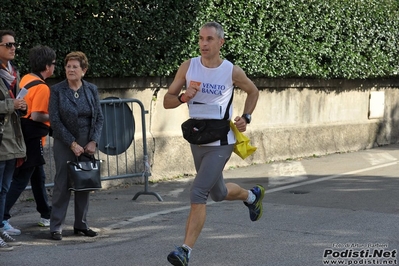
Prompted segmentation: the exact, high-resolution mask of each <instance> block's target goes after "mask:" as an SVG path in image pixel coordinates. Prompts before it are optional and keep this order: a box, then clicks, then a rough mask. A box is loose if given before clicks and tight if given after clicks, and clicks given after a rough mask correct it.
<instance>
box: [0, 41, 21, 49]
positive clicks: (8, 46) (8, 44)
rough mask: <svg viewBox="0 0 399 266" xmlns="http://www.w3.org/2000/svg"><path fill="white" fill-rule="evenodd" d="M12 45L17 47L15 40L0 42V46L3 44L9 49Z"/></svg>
mask: <svg viewBox="0 0 399 266" xmlns="http://www.w3.org/2000/svg"><path fill="white" fill-rule="evenodd" d="M13 45H14V47H15V48H17V44H16V43H15V42H6V43H2V44H0V46H5V47H6V48H7V49H11V48H12V46H13Z"/></svg>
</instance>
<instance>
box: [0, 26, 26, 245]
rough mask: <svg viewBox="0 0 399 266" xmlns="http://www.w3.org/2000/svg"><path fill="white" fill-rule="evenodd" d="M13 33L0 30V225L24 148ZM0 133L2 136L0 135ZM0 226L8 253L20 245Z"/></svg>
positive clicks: (22, 102) (23, 110)
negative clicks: (8, 193) (13, 62)
mask: <svg viewBox="0 0 399 266" xmlns="http://www.w3.org/2000/svg"><path fill="white" fill-rule="evenodd" d="M14 38H15V33H14V32H13V31H11V30H0V63H1V64H0V139H1V142H0V218H1V219H0V221H3V220H4V219H3V217H4V208H5V202H6V195H7V192H8V189H9V188H10V184H11V180H12V177H13V174H14V169H15V167H16V166H19V165H20V164H21V163H23V161H24V159H23V158H25V157H26V147H25V142H24V138H23V136H22V130H21V122H20V118H19V116H20V115H21V114H22V115H23V114H26V109H27V107H26V102H25V100H23V99H15V95H17V94H18V93H19V80H20V76H19V73H18V71H17V70H16V69H15V67H14V66H13V65H12V64H11V60H13V59H14V57H15V50H16V44H15V39H14ZM1 133H2V134H1ZM6 229H7V228H5V224H4V223H2V222H0V234H1V235H0V237H1V238H0V251H9V250H12V249H13V247H12V246H17V245H21V243H20V242H17V241H15V239H13V238H12V237H10V236H9V235H8V234H7V232H6Z"/></svg>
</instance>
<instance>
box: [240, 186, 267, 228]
mask: <svg viewBox="0 0 399 266" xmlns="http://www.w3.org/2000/svg"><path fill="white" fill-rule="evenodd" d="M251 191H252V193H254V194H255V196H256V199H255V201H254V203H252V204H248V203H246V202H244V204H245V206H247V207H248V209H249V218H251V221H253V222H255V221H257V220H259V219H260V218H261V217H262V213H263V206H262V200H263V197H264V196H265V188H264V187H263V186H261V185H256V186H254V187H253V188H251Z"/></svg>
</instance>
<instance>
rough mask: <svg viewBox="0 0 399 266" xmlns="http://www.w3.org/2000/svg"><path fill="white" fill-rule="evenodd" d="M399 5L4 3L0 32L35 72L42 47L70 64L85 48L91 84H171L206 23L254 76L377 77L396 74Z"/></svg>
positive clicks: (217, 0)
mask: <svg viewBox="0 0 399 266" xmlns="http://www.w3.org/2000/svg"><path fill="white" fill-rule="evenodd" d="M398 11H399V1H396V0H290V1H281V0H245V1H242V0H184V1H183V0H143V1H127V0H122V1H112V0H68V1H64V0H42V1H37V0H25V1H13V0H3V1H2V6H1V17H2V20H1V22H0V28H3V29H13V30H14V31H15V32H16V34H17V36H16V40H17V42H18V43H19V44H20V48H19V49H18V56H17V58H16V60H15V62H16V63H17V65H18V66H19V68H20V70H21V73H26V72H28V71H29V67H28V62H27V54H28V51H29V49H30V48H31V47H33V46H34V45H37V44H43V45H48V46H50V47H52V48H54V49H55V50H56V52H57V56H58V64H57V66H58V67H57V69H56V72H55V75H56V76H57V77H61V76H63V72H64V71H63V68H62V66H63V62H62V61H63V60H62V59H63V58H64V57H65V55H66V54H67V53H68V52H70V51H75V50H81V51H83V52H85V53H86V54H87V56H88V58H89V62H90V68H89V72H88V75H89V76H91V77H128V76H170V75H172V74H173V73H174V72H175V71H176V70H177V68H178V66H179V65H180V63H181V62H182V61H183V60H185V59H187V58H189V57H192V56H197V55H199V51H198V42H197V40H198V37H197V36H198V30H199V28H200V26H201V25H202V24H203V23H205V22H207V21H212V20H214V21H218V22H219V23H221V24H222V26H223V27H224V29H225V34H226V43H225V45H224V47H223V48H222V54H223V56H224V57H225V58H227V59H229V60H231V61H232V62H233V63H235V64H237V65H239V66H241V67H242V68H243V69H244V70H245V71H246V72H247V74H248V75H249V76H253V77H313V78H349V79H353V78H371V77H387V76H393V75H396V72H397V71H398V69H399V67H398V65H399V63H398V62H399V44H398V41H397V39H398V32H399V16H398V15H399V14H398V13H399V12H398Z"/></svg>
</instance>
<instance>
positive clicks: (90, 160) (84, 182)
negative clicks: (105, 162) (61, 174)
mask: <svg viewBox="0 0 399 266" xmlns="http://www.w3.org/2000/svg"><path fill="white" fill-rule="evenodd" d="M81 157H82V156H81ZM81 157H76V160H75V161H68V162H67V164H68V170H67V171H68V189H69V190H72V191H93V190H99V189H101V188H102V186H101V169H100V167H101V161H100V160H97V159H96V158H95V157H94V156H90V157H86V158H87V160H82V158H81Z"/></svg>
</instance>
